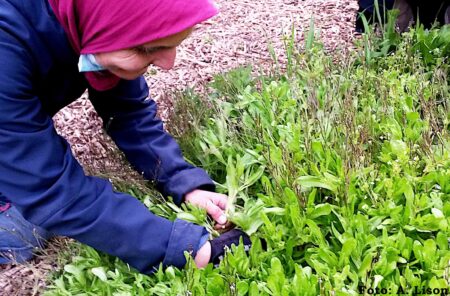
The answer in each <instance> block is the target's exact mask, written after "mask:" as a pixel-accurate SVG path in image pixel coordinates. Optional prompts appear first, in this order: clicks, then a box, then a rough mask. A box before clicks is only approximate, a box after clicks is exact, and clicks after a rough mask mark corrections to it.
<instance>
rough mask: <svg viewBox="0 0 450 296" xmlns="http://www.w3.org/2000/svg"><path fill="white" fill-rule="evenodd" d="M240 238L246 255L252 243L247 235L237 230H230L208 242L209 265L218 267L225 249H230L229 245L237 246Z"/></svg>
mask: <svg viewBox="0 0 450 296" xmlns="http://www.w3.org/2000/svg"><path fill="white" fill-rule="evenodd" d="M241 237H242V242H243V243H244V249H245V252H246V253H248V251H249V250H250V247H251V245H252V242H251V241H250V238H249V237H248V235H247V234H245V233H244V232H243V231H241V230H238V229H232V230H230V231H228V232H226V233H224V234H222V235H221V236H219V237H218V238H215V239H213V240H212V241H210V243H211V258H210V259H209V262H210V263H213V264H214V267H218V266H219V264H220V261H222V260H223V258H224V255H225V252H226V250H227V249H231V245H233V244H234V245H236V246H238V245H239V240H240V238H241Z"/></svg>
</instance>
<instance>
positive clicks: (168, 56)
mask: <svg viewBox="0 0 450 296" xmlns="http://www.w3.org/2000/svg"><path fill="white" fill-rule="evenodd" d="M176 56H177V49H176V48H175V47H174V48H168V49H164V50H160V51H158V52H156V53H155V55H154V56H153V63H152V64H153V65H155V66H157V67H159V68H161V69H163V70H170V69H172V68H173V66H174V65H175V58H176Z"/></svg>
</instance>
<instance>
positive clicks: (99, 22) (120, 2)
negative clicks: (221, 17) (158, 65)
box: [49, 0, 217, 91]
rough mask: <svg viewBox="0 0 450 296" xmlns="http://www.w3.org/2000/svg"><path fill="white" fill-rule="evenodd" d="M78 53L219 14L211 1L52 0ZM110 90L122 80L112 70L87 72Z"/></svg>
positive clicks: (153, 36)
mask: <svg viewBox="0 0 450 296" xmlns="http://www.w3.org/2000/svg"><path fill="white" fill-rule="evenodd" d="M49 3H50V5H51V6H52V8H53V11H54V13H55V15H56V17H57V19H58V21H59V22H60V23H61V25H62V26H63V28H64V30H65V32H66V34H67V37H68V38H69V41H70V43H71V45H72V47H73V49H74V50H75V51H76V52H77V53H78V54H88V53H99V52H109V51H115V50H120V49H125V48H130V47H134V46H137V45H142V44H144V43H148V42H151V41H154V40H157V39H160V38H164V37H168V36H170V35H173V34H176V33H179V32H181V31H183V30H185V29H187V28H190V27H193V26H195V25H196V24H199V23H201V22H203V21H205V20H207V19H209V18H211V17H213V16H214V15H216V14H217V9H216V8H215V6H214V5H213V4H212V3H211V2H210V1H209V0H49ZM85 75H86V78H87V80H88V82H89V84H90V85H91V86H92V87H93V88H95V89H97V90H100V91H102V90H107V89H111V88H112V87H114V86H115V85H116V84H117V83H118V82H119V80H120V79H119V77H117V76H115V75H113V74H112V73H110V72H108V71H102V72H87V73H86V74H85Z"/></svg>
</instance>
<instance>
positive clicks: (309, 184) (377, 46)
mask: <svg viewBox="0 0 450 296" xmlns="http://www.w3.org/2000/svg"><path fill="white" fill-rule="evenodd" d="M312 30H313V29H312ZM386 32H387V31H385V32H384V34H383V35H382V36H380V37H377V36H375V35H373V34H372V35H368V36H365V37H364V38H363V39H362V41H361V42H360V44H357V46H356V50H355V51H354V52H352V53H351V54H348V55H346V56H339V58H336V57H332V56H330V55H328V54H327V53H326V52H325V51H324V50H323V49H322V47H321V46H320V44H318V43H316V42H315V41H314V34H309V35H308V37H307V40H306V45H305V46H303V48H298V46H297V45H296V44H295V43H294V42H293V40H294V39H292V40H287V41H286V49H287V56H288V64H287V68H286V71H274V72H273V73H272V74H271V75H267V76H260V77H252V76H251V69H249V68H246V69H238V70H235V71H232V72H230V73H227V74H224V75H220V76H217V77H216V78H215V81H214V83H213V84H212V86H211V87H212V89H211V91H210V93H208V95H207V98H206V100H205V99H202V98H200V97H199V96H198V95H196V94H194V93H192V92H186V93H185V94H184V95H183V96H181V97H180V99H179V103H178V107H177V109H176V110H175V116H176V117H174V118H172V120H171V123H170V124H171V127H172V128H171V131H172V133H174V134H175V135H176V136H177V137H178V139H179V142H180V143H181V146H182V148H183V150H184V152H185V156H186V157H187V158H188V159H189V160H190V161H191V162H193V163H195V164H196V165H198V166H201V167H204V168H205V169H206V170H207V171H208V172H209V173H210V174H211V176H212V177H213V178H214V179H215V180H216V181H217V183H218V189H219V191H221V192H226V193H228V195H229V200H230V202H229V206H228V216H229V218H230V219H231V220H232V221H233V222H234V223H235V224H237V225H238V226H239V227H241V228H242V229H244V230H245V231H246V232H247V233H248V234H250V235H251V237H252V241H253V248H252V249H251V251H250V253H249V256H247V255H246V254H245V252H244V250H243V247H242V246H239V247H237V248H233V250H234V252H233V253H230V254H228V256H227V257H226V260H224V261H223V262H222V264H221V266H220V267H219V268H217V269H213V268H212V266H211V265H210V266H208V268H206V269H203V270H198V269H196V268H195V267H194V265H193V262H192V261H191V260H189V262H188V264H187V266H186V268H185V269H183V270H178V269H175V268H172V267H169V268H167V269H163V268H162V267H161V268H160V271H159V272H158V273H157V274H155V275H153V276H144V275H141V274H138V273H136V272H134V271H132V270H130V269H129V267H128V266H126V265H125V264H123V263H122V262H120V261H119V260H118V259H115V258H111V257H109V256H107V255H104V254H99V253H97V252H96V251H94V250H92V249H90V248H88V247H85V246H75V247H74V248H76V249H77V250H76V252H77V253H78V254H79V255H78V256H76V257H73V258H71V259H70V262H68V264H67V265H66V266H65V267H64V270H62V271H61V272H60V273H58V274H55V275H54V279H53V286H52V287H51V288H50V289H49V290H48V291H47V293H46V294H47V295H116V296H118V295H251V296H254V295H358V286H364V287H366V288H369V287H372V288H375V287H378V288H386V289H389V290H388V291H390V293H392V294H396V292H397V291H398V289H399V288H400V287H401V288H402V289H403V290H404V291H406V293H407V294H409V295H412V292H413V289H412V288H413V287H417V288H418V289H421V288H422V287H426V288H442V289H443V288H448V287H449V283H450V279H449V273H450V250H449V238H450V230H449V223H450V202H449V201H450V155H449V151H450V149H449V148H450V138H449V120H450V113H449V98H450V91H449V65H448V56H449V53H450V28H449V27H443V28H441V29H434V30H431V31H425V30H423V29H422V28H421V27H417V28H416V29H412V30H411V31H410V32H409V33H406V34H404V35H403V36H400V35H398V34H396V33H395V32H392V31H389V32H388V33H386ZM131 193H132V194H134V195H136V196H138V197H139V198H141V199H142V200H143V201H144V202H145V203H146V204H147V205H148V206H149V208H150V209H151V210H152V211H154V212H155V213H157V214H159V215H162V216H164V217H167V218H169V219H174V218H175V217H179V218H183V219H186V220H189V221H193V222H196V223H198V224H202V225H205V226H207V227H208V228H209V229H210V230H211V231H213V230H212V228H211V221H210V220H208V218H207V217H206V215H205V213H204V212H203V211H201V210H198V209H195V208H193V207H185V206H183V208H181V209H180V208H177V207H176V206H174V205H173V204H171V203H165V202H162V201H160V200H159V201H158V200H155V199H152V198H150V197H149V196H145V195H142V194H140V193H139V192H133V191H131ZM261 240H264V241H265V242H266V244H267V249H266V250H264V249H263V248H262V246H261Z"/></svg>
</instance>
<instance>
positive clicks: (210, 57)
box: [0, 0, 358, 296]
mask: <svg viewBox="0 0 450 296" xmlns="http://www.w3.org/2000/svg"><path fill="white" fill-rule="evenodd" d="M216 3H217V5H218V7H219V9H220V14H219V15H218V16H216V17H215V18H213V19H212V20H210V21H207V22H205V23H203V24H201V25H199V26H198V27H197V29H196V30H195V32H194V33H193V34H192V36H190V37H189V38H188V39H187V40H185V41H184V42H183V44H182V45H181V46H180V47H179V51H178V57H177V65H176V66H175V67H174V69H172V70H170V71H160V70H157V69H151V70H150V71H149V75H148V78H147V81H148V84H149V86H150V89H151V94H152V97H153V98H154V99H155V100H156V101H157V102H158V105H159V115H160V117H161V118H162V119H163V120H167V119H168V116H169V114H170V112H171V110H172V107H173V101H172V98H171V95H170V93H171V91H173V90H183V89H186V88H188V87H189V88H194V89H196V90H199V91H202V90H204V89H205V86H206V84H207V83H208V82H210V81H211V80H212V78H213V76H214V75H215V74H217V73H222V72H226V71H228V70H231V69H233V68H236V67H238V66H244V65H253V66H254V70H255V71H258V70H259V68H262V69H264V68H266V69H267V68H270V67H271V66H272V64H273V62H272V58H271V56H270V54H269V51H268V46H269V45H270V46H272V47H273V48H274V51H275V53H276V55H277V59H278V60H279V61H281V62H282V61H284V59H285V57H284V46H283V38H282V36H289V35H291V33H292V29H293V28H294V30H295V31H296V36H297V37H298V42H301V41H302V40H303V35H304V33H305V32H307V31H308V29H309V26H310V21H311V18H312V19H313V20H314V25H315V28H316V30H318V31H319V34H320V38H321V39H322V41H323V42H324V44H325V47H326V48H327V49H328V50H329V51H330V52H333V51H335V50H337V49H339V48H343V49H345V48H349V47H351V44H352V40H353V38H354V21H355V18H356V11H357V9H358V4H357V1H356V0H303V1H302V0H277V1H275V0H263V1H254V0H232V1H229V0H228V1H227V0H217V1H216ZM54 122H55V127H56V129H57V131H58V133H59V134H60V135H61V136H63V137H64V138H66V139H67V140H68V141H69V143H70V144H71V147H72V151H73V154H74V155H75V157H76V158H77V159H78V161H79V162H80V163H81V164H82V165H83V167H84V169H85V171H86V173H87V174H90V175H97V176H104V177H106V178H112V179H114V178H117V179H121V180H132V181H133V182H139V181H136V180H140V175H139V174H137V173H136V172H134V171H133V170H132V168H131V167H130V166H129V165H128V164H127V162H126V161H125V159H124V157H123V156H122V154H121V153H120V152H119V151H118V149H117V147H116V146H115V145H114V144H113V143H112V141H111V139H110V138H109V137H108V136H106V135H105V133H104V132H103V131H102V128H101V126H102V124H101V120H100V119H99V118H98V116H97V114H96V112H95V110H94V108H93V107H92V105H91V104H90V102H89V100H88V99H87V98H86V96H83V97H82V98H80V99H78V100H77V101H75V102H74V103H72V104H71V105H69V106H67V107H66V108H64V109H62V110H61V111H60V112H59V113H58V114H57V115H56V116H55V117H54ZM63 241H64V240H63ZM63 245H64V243H61V242H60V241H59V243H51V244H50V247H49V248H48V250H50V251H46V253H47V255H41V256H38V258H37V259H35V260H34V261H33V262H31V263H29V264H25V265H6V266H0V296H3V295H39V293H40V292H42V291H43V289H44V288H45V286H46V277H47V275H48V274H49V272H51V271H53V270H55V269H56V268H57V265H58V264H56V262H57V260H56V258H57V253H58V250H59V249H64V247H62V246H63Z"/></svg>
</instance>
